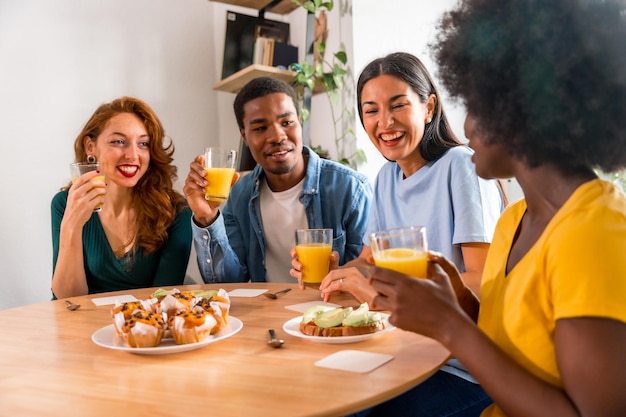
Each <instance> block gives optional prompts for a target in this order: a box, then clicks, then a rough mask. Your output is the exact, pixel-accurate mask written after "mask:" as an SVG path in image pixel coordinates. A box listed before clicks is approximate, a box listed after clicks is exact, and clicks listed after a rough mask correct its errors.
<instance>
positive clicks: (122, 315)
mask: <svg viewBox="0 0 626 417" xmlns="http://www.w3.org/2000/svg"><path fill="white" fill-rule="evenodd" d="M135 310H146V309H145V306H144V304H143V302H142V301H128V302H125V303H118V302H116V303H115V305H114V306H113V308H112V309H111V316H112V317H113V325H114V327H115V333H117V334H118V335H120V336H121V335H122V327H124V322H125V321H126V320H127V319H128V318H129V317H130V315H131V314H132V313H133V311H135Z"/></svg>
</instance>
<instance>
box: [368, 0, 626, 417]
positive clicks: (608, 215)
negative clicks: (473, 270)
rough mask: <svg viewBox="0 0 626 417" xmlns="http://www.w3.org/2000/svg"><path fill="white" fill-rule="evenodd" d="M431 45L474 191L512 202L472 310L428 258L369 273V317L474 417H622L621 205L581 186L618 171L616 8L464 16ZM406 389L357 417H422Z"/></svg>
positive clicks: (625, 79)
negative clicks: (439, 376)
mask: <svg viewBox="0 0 626 417" xmlns="http://www.w3.org/2000/svg"><path fill="white" fill-rule="evenodd" d="M440 29H441V31H440V32H439V37H438V39H437V41H436V44H435V45H434V51H435V56H436V59H437V61H438V63H439V66H440V72H439V76H440V77H441V79H442V82H443V84H444V85H445V87H446V88H447V90H448V91H449V92H450V93H451V94H452V95H453V96H455V97H457V98H460V99H461V100H462V101H463V102H464V103H465V105H466V106H467V109H468V111H469V116H468V118H467V119H466V123H465V131H466V136H467V137H468V139H469V141H470V142H469V145H470V147H472V148H473V149H474V150H475V154H474V156H473V160H474V163H475V164H476V171H477V173H478V175H480V176H481V177H483V178H506V177H511V176H513V177H515V178H516V179H517V181H518V182H519V184H520V185H521V187H522V190H523V192H524V196H525V198H524V199H522V200H520V201H518V202H517V203H514V204H512V205H511V206H510V207H509V208H508V209H507V210H505V212H504V213H503V214H502V216H501V218H500V220H499V222H498V225H497V227H496V232H495V235H494V239H493V241H492V244H491V247H490V249H489V253H488V256H487V260H486V264H485V268H484V271H483V278H482V283H481V301H480V305H479V303H478V300H477V299H476V298H475V297H474V296H473V294H472V293H471V291H469V290H468V289H467V287H466V286H465V285H464V284H463V282H462V281H461V279H460V277H459V274H458V272H457V271H456V269H455V268H454V267H453V266H452V265H451V264H450V263H449V262H448V261H447V260H445V259H444V258H442V257H440V256H438V255H437V254H431V260H432V262H431V264H430V267H429V273H430V278H431V279H429V280H418V279H412V278H410V277H407V276H404V275H401V274H398V273H394V272H391V271H388V270H384V269H381V268H374V267H373V268H372V269H371V276H370V280H371V284H372V286H373V287H374V289H375V290H376V291H377V292H378V295H377V296H376V297H375V298H374V304H375V307H376V308H381V309H388V310H390V311H391V313H392V315H391V323H393V324H394V325H396V326H398V327H400V328H403V329H406V330H411V331H414V332H418V333H421V334H424V335H427V336H429V337H432V338H434V339H436V340H438V341H440V342H441V343H442V344H443V345H444V346H445V347H446V348H447V349H449V350H450V352H451V353H452V355H453V356H455V357H456V358H457V359H458V360H459V361H460V362H461V363H462V364H463V365H464V366H465V367H466V368H467V369H468V370H469V372H470V373H471V374H472V375H473V376H474V378H476V379H477V380H478V382H479V383H480V384H481V386H482V388H483V389H484V390H485V391H486V392H487V394H489V396H490V397H491V399H492V400H493V402H494V404H492V405H491V406H489V407H487V408H486V409H485V410H484V411H483V412H482V414H481V415H482V416H483V417H487V416H489V417H491V416H509V417H515V416H525V417H527V416H559V417H568V416H594V417H604V416H626V395H624V387H626V355H625V354H624V353H625V349H626V197H625V195H624V193H623V192H622V190H620V189H619V187H617V186H616V185H614V184H612V183H608V182H605V181H602V180H600V179H598V178H597V176H596V174H595V173H594V170H593V168H600V169H602V170H604V171H605V172H611V171H614V170H617V169H623V168H624V167H626V71H625V70H624V69H625V68H626V54H625V53H624V49H623V48H624V44H626V5H625V3H624V1H617V0H605V1H591V0H551V1H543V0H535V1H533V0H527V1H514V2H503V1H501V0H466V1H462V2H461V3H460V5H459V7H458V8H457V9H456V10H454V11H453V12H450V13H447V14H446V15H444V18H443V20H442V23H441V26H440ZM476 320H477V323H478V324H477V325H476V324H475V321H476ZM419 388H420V386H419V385H418V386H417V387H416V388H415V389H413V390H410V391H409V392H407V393H405V394H403V395H402V396H400V397H397V398H395V399H393V400H391V401H389V402H387V403H384V404H381V405H379V406H377V407H375V408H374V409H373V410H368V411H371V412H369V415H370V416H381V415H402V416H412V415H422V414H420V413H419V412H418V411H416V410H419V408H420V402H421V401H424V400H426V399H428V400H431V398H426V397H425V396H424V393H419ZM441 394H442V397H443V399H444V401H445V396H446V395H447V394H452V393H445V392H444V393H441ZM444 405H445V404H444ZM363 414H366V413H363ZM446 415H466V414H454V413H450V414H446Z"/></svg>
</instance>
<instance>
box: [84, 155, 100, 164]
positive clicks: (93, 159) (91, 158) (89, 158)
mask: <svg viewBox="0 0 626 417" xmlns="http://www.w3.org/2000/svg"><path fill="white" fill-rule="evenodd" d="M87 162H89V163H90V164H95V163H96V162H98V160H97V159H96V157H95V156H94V155H87Z"/></svg>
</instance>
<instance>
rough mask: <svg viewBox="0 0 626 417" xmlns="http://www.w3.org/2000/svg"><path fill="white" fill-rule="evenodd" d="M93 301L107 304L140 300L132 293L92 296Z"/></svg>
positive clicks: (98, 303)
mask: <svg viewBox="0 0 626 417" xmlns="http://www.w3.org/2000/svg"><path fill="white" fill-rule="evenodd" d="M91 301H93V303H94V304H95V305H97V306H105V305H107V304H115V303H117V302H119V303H127V302H129V301H138V300H137V299H136V298H135V297H134V296H132V295H130V294H123V295H115V296H112V297H99V298H92V299H91Z"/></svg>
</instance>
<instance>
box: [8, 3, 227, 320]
mask: <svg viewBox="0 0 626 417" xmlns="http://www.w3.org/2000/svg"><path fill="white" fill-rule="evenodd" d="M213 4H214V3H211V2H208V1H207V0H185V1H171V0H107V1H103V2H96V1H83V0H55V1H48V0H0V97H1V98H2V100H1V101H0V115H2V116H0V118H1V121H0V138H1V139H0V140H1V141H2V142H1V143H2V145H3V152H2V156H3V159H4V161H3V163H2V164H0V181H1V185H2V192H3V195H4V198H3V203H2V205H1V206H0V218H1V219H2V223H1V225H2V232H1V236H2V238H1V239H0V267H1V269H2V272H1V273H0V274H1V275H0V309H3V308H8V307H13V306H17V305H22V304H27V303H33V302H39V301H45V300H48V299H50V279H51V276H52V244H51V231H50V230H51V229H50V200H51V198H52V196H53V195H54V194H55V193H56V192H57V191H58V189H59V187H61V186H62V185H64V184H66V183H67V182H68V180H69V175H68V169H69V168H68V164H69V162H71V161H72V159H73V155H74V154H73V149H72V146H73V142H74V139H75V137H76V135H77V134H78V133H79V131H80V129H81V128H82V126H83V124H84V123H85V122H86V121H87V118H88V117H89V116H90V115H91V114H92V112H93V111H94V110H95V108H96V107H97V106H98V105H100V104H101V103H103V102H106V101H110V100H112V99H114V98H116V97H118V96H122V95H132V96H136V97H139V98H142V99H144V100H145V101H146V102H148V103H149V104H150V105H151V106H152V107H153V108H154V109H155V111H156V112H157V114H158V115H159V117H160V118H161V122H162V123H163V124H164V126H165V129H166V133H167V134H169V135H170V136H171V137H172V138H173V140H174V143H175V146H176V152H175V154H174V158H175V163H176V164H177V166H178V167H179V181H178V182H177V189H179V190H181V189H182V181H183V180H184V178H185V177H186V175H187V169H188V166H189V161H191V160H192V159H193V157H194V156H195V155H196V154H197V153H200V152H201V150H202V149H203V148H204V147H205V146H206V145H217V144H219V142H220V141H221V140H223V139H224V138H223V136H222V135H221V134H215V132H216V131H217V129H216V126H217V125H218V120H219V119H218V113H217V112H216V111H215V107H216V95H215V92H214V91H213V90H212V89H211V86H212V84H213V83H214V82H215V81H216V80H217V72H216V71H217V67H216V65H215V60H214V58H213V57H214V55H215V54H216V53H217V52H216V48H217V47H216V44H215V43H214V37H215V35H214V32H215V31H216V29H215V28H214V27H213V25H214V22H213ZM222 26H223V23H222ZM222 31H223V29H222ZM219 54H221V48H220V49H219ZM189 269H190V273H191V274H192V275H198V274H197V267H196V266H195V262H194V263H192V265H191V267H190V268H189Z"/></svg>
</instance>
